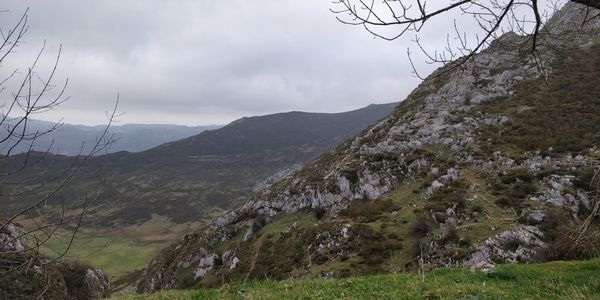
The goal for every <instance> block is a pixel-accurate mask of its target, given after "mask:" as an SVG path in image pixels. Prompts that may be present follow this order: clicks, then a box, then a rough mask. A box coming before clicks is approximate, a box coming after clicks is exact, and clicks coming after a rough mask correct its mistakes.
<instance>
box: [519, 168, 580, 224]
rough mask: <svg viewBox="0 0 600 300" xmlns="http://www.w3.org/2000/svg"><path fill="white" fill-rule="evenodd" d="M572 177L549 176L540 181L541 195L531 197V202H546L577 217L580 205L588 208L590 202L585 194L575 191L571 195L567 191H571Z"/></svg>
mask: <svg viewBox="0 0 600 300" xmlns="http://www.w3.org/2000/svg"><path fill="white" fill-rule="evenodd" d="M574 179H575V176H572V175H563V176H561V175H551V176H550V177H546V178H544V180H543V181H542V188H543V193H542V194H540V195H538V196H533V197H531V199H532V200H535V201H540V202H547V203H550V204H552V205H555V206H558V207H560V208H563V209H565V210H567V211H570V212H571V213H572V214H573V215H577V213H578V212H579V207H580V205H583V206H584V207H586V208H588V209H589V208H590V201H589V199H588V197H587V195H586V193H585V192H584V191H582V190H577V191H576V194H575V195H573V194H571V193H570V192H569V190H572V189H573V180H574Z"/></svg>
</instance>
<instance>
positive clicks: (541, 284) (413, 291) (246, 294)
mask: <svg viewBox="0 0 600 300" xmlns="http://www.w3.org/2000/svg"><path fill="white" fill-rule="evenodd" d="M117 299H122V300H129V299H135V300H137V299H600V259H594V260H587V261H568V262H551V263H544V264H530V265H500V266H498V268H497V269H496V271H495V272H493V273H491V274H483V273H480V272H471V271H469V270H466V269H438V270H435V271H432V272H430V273H427V274H426V275H425V276H424V277H423V276H420V275H418V274H405V273H403V274H388V275H375V276H363V277H356V278H347V279H327V280H321V279H309V280H286V281H279V282H276V281H256V282H248V283H240V284H233V285H226V286H224V287H222V288H221V289H210V290H175V291H167V292H162V293H157V294H153V295H137V296H123V297H121V298H117Z"/></svg>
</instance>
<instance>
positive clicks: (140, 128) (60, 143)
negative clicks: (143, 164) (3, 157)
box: [0, 119, 223, 156]
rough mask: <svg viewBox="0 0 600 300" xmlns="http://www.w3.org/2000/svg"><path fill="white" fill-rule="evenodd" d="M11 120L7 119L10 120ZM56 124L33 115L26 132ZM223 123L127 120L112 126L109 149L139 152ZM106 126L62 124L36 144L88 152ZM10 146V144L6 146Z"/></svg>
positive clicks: (2, 132)
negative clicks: (160, 122) (190, 124)
mask: <svg viewBox="0 0 600 300" xmlns="http://www.w3.org/2000/svg"><path fill="white" fill-rule="evenodd" d="M10 121H11V120H8V123H9V124H10ZM54 126H55V123H53V122H47V121H40V120H34V119H30V120H29V121H28V123H27V131H26V132H27V133H30V134H31V133H35V132H44V131H47V130H49V129H51V128H53V127H54ZM221 127H223V126H222V125H208V126H181V125H162V124H125V125H116V126H112V127H111V128H110V133H114V134H115V142H114V143H113V144H112V145H111V147H110V148H108V149H106V152H103V153H101V154H106V153H114V152H119V151H128V152H139V151H144V150H148V149H150V148H153V147H156V146H158V145H160V144H164V143H167V142H172V141H176V140H180V139H183V138H186V137H190V136H193V135H196V134H199V133H201V132H203V131H205V130H212V129H217V128H221ZM104 129H105V127H104V126H103V125H98V126H84V125H73V124H62V125H61V126H60V127H59V128H57V129H56V130H54V131H52V132H51V133H49V134H46V135H43V136H41V137H40V138H38V139H37V140H36V141H35V143H34V144H33V148H32V149H33V150H34V151H40V152H44V151H47V150H48V149H49V151H50V152H51V153H53V154H60V155H67V156H73V155H78V154H80V152H82V151H81V150H82V145H83V152H82V153H86V152H87V151H89V149H90V147H92V146H93V144H94V142H95V138H96V137H98V136H100V135H101V133H102V131H103V130H104ZM5 135H6V129H5V128H2V129H1V130H0V136H5ZM29 145H30V143H21V144H20V145H18V146H17V147H16V148H15V149H13V150H12V153H11V154H18V153H23V152H27V151H28V150H29ZM5 148H7V147H5ZM7 151H8V149H0V154H6V153H7Z"/></svg>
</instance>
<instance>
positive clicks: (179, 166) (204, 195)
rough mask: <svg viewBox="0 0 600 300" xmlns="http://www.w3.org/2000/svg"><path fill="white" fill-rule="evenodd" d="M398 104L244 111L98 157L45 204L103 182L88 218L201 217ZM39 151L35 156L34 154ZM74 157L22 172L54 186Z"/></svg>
mask: <svg viewBox="0 0 600 300" xmlns="http://www.w3.org/2000/svg"><path fill="white" fill-rule="evenodd" d="M396 105H397V103H390V104H381V105H370V106H368V107H365V108H362V109H358V110H354V111H349V112H343V113H306V112H288V113H279V114H272V115H266V116H260V117H249V118H242V119H239V120H237V121H234V122H232V123H230V124H229V125H227V126H224V127H223V128H220V129H216V130H209V131H204V132H202V133H200V134H197V135H194V136H191V137H188V138H185V139H182V140H179V141H175V142H170V143H166V144H163V145H160V146H158V147H155V148H152V149H150V150H146V151H142V152H139V153H130V152H117V153H112V154H107V155H101V156H97V157H93V158H91V159H90V160H89V161H88V162H86V164H85V165H84V167H83V168H82V169H81V170H79V173H78V175H77V176H76V177H75V178H74V179H73V180H72V181H71V182H70V184H69V185H68V186H66V187H65V188H64V189H63V190H62V192H61V193H60V194H59V195H56V197H54V198H53V199H52V200H51V201H49V202H48V206H47V207H51V206H52V205H53V204H57V205H58V203H60V201H61V200H64V201H65V203H67V204H70V205H73V206H76V204H75V203H77V201H79V200H80V199H81V195H83V194H84V193H85V192H86V191H91V190H95V189H98V188H101V189H102V190H103V191H104V192H103V197H102V199H101V205H100V206H99V207H98V208H96V210H95V211H92V212H91V213H90V216H88V218H87V220H88V221H89V222H96V225H99V226H101V227H105V226H113V225H119V224H124V223H126V224H136V223H140V222H144V221H147V220H150V219H151V218H152V217H153V215H161V216H166V217H168V218H169V219H170V220H171V221H172V222H175V223H184V222H188V221H197V220H200V219H202V217H203V216H206V215H207V214H208V213H210V212H211V211H212V210H213V209H215V208H221V209H226V208H229V207H231V206H232V205H233V204H235V203H239V202H240V201H243V200H244V199H246V197H247V196H249V195H250V194H251V193H252V189H253V187H255V186H256V184H257V183H259V182H261V181H263V180H265V179H267V178H268V177H270V176H271V175H273V174H275V173H277V172H280V171H281V170H284V169H288V168H290V167H292V166H297V165H298V164H303V163H306V162H309V161H311V160H312V159H314V158H315V157H317V156H318V155H319V154H322V153H324V152H326V151H329V150H332V149H333V148H334V147H335V146H336V145H337V144H338V143H339V142H341V141H343V140H344V139H347V138H349V137H351V136H353V135H356V134H358V133H359V132H360V131H361V130H363V129H364V128H366V127H367V126H368V125H369V124H371V123H373V122H375V121H377V120H379V119H381V118H383V117H385V116H386V115H388V114H389V113H391V112H392V111H393V110H394V107H395V106H396ZM41 155H42V154H40V153H37V154H34V155H33V156H30V161H34V160H35V159H36V156H41ZM24 159H25V155H15V156H12V157H10V159H7V160H4V161H0V164H2V165H0V167H1V168H2V169H3V170H9V169H13V168H17V167H18V166H19V165H20V164H22V162H23V160H24ZM74 159H75V158H74V157H67V156H61V155H47V156H46V157H45V158H44V159H43V160H42V161H41V162H39V163H37V164H35V165H33V166H31V167H29V168H27V170H26V171H25V172H22V173H21V174H19V176H20V177H21V178H20V179H22V180H29V179H30V178H35V180H34V181H28V182H29V183H30V184H31V185H33V184H34V182H42V183H46V184H47V187H48V188H51V186H52V185H53V184H57V180H56V178H59V177H60V175H61V174H62V173H61V172H64V170H65V169H67V168H68V167H69V166H70V165H71V164H72V163H73V160H74ZM284 173H285V172H284ZM17 179H19V178H15V180H17ZM271 179H272V178H271ZM100 182H102V184H101V183H100ZM46 191H47V190H46ZM43 193H45V191H44V189H40V190H39V191H35V192H33V193H29V194H27V195H25V196H20V197H12V198H4V199H0V201H1V202H0V205H1V206H2V208H3V213H4V214H10V213H11V212H14V211H15V210H17V209H19V208H22V207H23V206H24V205H26V204H27V203H31V202H32V201H34V200H36V199H39V197H40V196H41V195H42V194H43Z"/></svg>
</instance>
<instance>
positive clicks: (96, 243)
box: [42, 232, 170, 278]
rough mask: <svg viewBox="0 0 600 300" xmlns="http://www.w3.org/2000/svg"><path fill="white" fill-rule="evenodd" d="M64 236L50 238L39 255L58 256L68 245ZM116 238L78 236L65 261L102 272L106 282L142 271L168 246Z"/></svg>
mask: <svg viewBox="0 0 600 300" xmlns="http://www.w3.org/2000/svg"><path fill="white" fill-rule="evenodd" d="M69 238H70V235H68V233H66V232H64V233H62V232H61V233H60V234H58V235H57V237H56V238H52V239H51V240H50V241H49V242H48V243H47V245H45V247H44V248H42V252H43V253H45V254H47V255H50V256H54V255H56V252H58V253H62V252H63V251H64V249H65V248H66V245H68V239H69ZM130 241H132V240H130V239H128V238H127V237H125V236H122V235H120V234H115V233H113V234H108V233H99V234H94V233H91V232H80V233H78V234H77V236H76V239H75V241H74V243H73V245H72V246H71V248H70V250H69V251H68V252H67V254H66V256H65V258H66V259H74V260H78V261H82V262H85V263H88V264H90V265H92V266H95V267H98V268H101V269H103V270H104V271H105V272H106V273H107V274H108V275H109V277H110V278H116V277H119V276H121V275H124V274H126V273H128V272H131V271H133V270H136V269H142V268H145V267H146V266H147V265H148V262H150V260H151V259H152V257H153V256H154V255H155V254H156V252H157V251H158V250H160V249H161V248H163V247H166V246H168V245H169V243H170V242H168V241H158V242H145V243H140V242H130Z"/></svg>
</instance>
